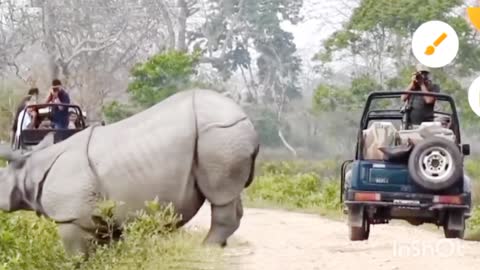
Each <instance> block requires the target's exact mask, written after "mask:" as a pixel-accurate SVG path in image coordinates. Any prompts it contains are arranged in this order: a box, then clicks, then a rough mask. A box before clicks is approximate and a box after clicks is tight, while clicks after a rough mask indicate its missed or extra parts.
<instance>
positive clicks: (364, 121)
mask: <svg viewBox="0 0 480 270" xmlns="http://www.w3.org/2000/svg"><path fill="white" fill-rule="evenodd" d="M403 94H408V95H418V96H433V97H435V98H436V100H441V101H446V102H448V103H449V104H450V107H451V110H452V113H451V114H448V113H443V112H435V113H437V114H443V115H448V116H450V117H451V119H450V121H451V123H452V124H453V126H452V130H453V132H454V133H455V137H456V140H457V143H460V142H461V140H460V125H459V119H458V114H457V107H456V105H455V101H454V100H453V98H452V97H451V96H450V95H447V94H441V93H433V92H429V93H425V92H421V91H392V92H387V91H378V92H372V93H370V94H369V95H368V97H367V100H366V102H365V106H364V108H363V113H362V118H361V120H360V129H359V131H358V135H357V147H356V152H355V158H356V159H359V158H363V157H359V155H362V153H361V149H362V145H363V140H362V134H363V133H362V131H363V130H364V129H366V128H368V123H369V120H371V119H395V120H402V119H403V113H401V111H400V108H399V109H398V111H396V110H392V109H385V110H370V107H371V104H372V101H373V100H378V99H400V97H401V96H402V95H403ZM396 112H398V114H396ZM372 113H373V114H375V113H376V114H378V115H377V116H372ZM382 113H383V115H382Z"/></svg>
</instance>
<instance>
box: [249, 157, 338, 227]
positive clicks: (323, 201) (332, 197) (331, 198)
mask: <svg viewBox="0 0 480 270" xmlns="http://www.w3.org/2000/svg"><path fill="white" fill-rule="evenodd" d="M336 168H337V166H336V164H334V163H333V162H330V161H326V162H324V163H322V162H320V163H311V162H306V161H301V162H291V161H289V162H286V161H282V162H278V163H275V162H265V163H261V165H260V166H259V169H260V170H259V175H257V176H256V178H255V180H254V182H253V183H252V185H251V186H250V187H249V188H248V189H247V191H246V195H245V198H246V205H247V206H249V207H260V208H280V209H285V210H296V211H298V210H300V211H303V212H309V213H317V214H320V215H323V216H328V217H331V218H338V217H340V216H341V205H340V190H339V188H338V183H339V182H338V181H336V180H335V173H336Z"/></svg>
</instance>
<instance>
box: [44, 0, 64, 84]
mask: <svg viewBox="0 0 480 270" xmlns="http://www.w3.org/2000/svg"><path fill="white" fill-rule="evenodd" d="M42 9H43V14H42V15H43V37H44V40H43V42H44V43H45V47H46V49H47V53H48V72H49V74H48V76H50V81H51V80H52V79H53V78H58V76H59V75H60V68H59V67H58V65H57V61H56V60H57V59H56V50H55V36H54V29H52V28H53V26H54V25H55V15H54V14H53V10H52V6H51V5H50V1H48V0H44V1H43V5H42Z"/></svg>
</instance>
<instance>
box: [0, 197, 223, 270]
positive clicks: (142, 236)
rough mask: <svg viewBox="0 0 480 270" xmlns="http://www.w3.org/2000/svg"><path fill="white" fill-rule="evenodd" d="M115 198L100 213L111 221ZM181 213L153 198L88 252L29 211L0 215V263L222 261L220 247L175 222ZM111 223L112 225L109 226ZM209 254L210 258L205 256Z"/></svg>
mask: <svg viewBox="0 0 480 270" xmlns="http://www.w3.org/2000/svg"><path fill="white" fill-rule="evenodd" d="M114 206H115V204H112V203H110V202H105V203H103V204H102V205H100V207H99V213H100V214H101V216H102V217H103V218H104V220H105V221H106V222H107V224H110V223H111V219H110V218H111V216H112V213H113V209H114ZM177 220H178V216H177V215H176V214H175V213H174V211H173V208H172V206H171V205H170V206H167V207H160V205H159V204H158V203H157V202H155V201H154V202H149V203H148V204H147V208H146V210H145V211H140V212H139V213H138V215H137V216H136V217H135V219H134V220H133V221H132V222H131V223H128V225H127V226H126V227H125V230H124V231H125V232H124V236H123V237H122V238H121V239H120V240H119V241H116V242H111V243H110V244H104V245H94V246H93V247H94V248H95V250H94V252H93V253H92V254H91V256H90V258H89V259H88V260H87V261H85V262H83V263H81V264H79V262H81V261H80V258H78V257H69V256H67V255H66V254H65V252H64V249H63V246H62V244H61V242H60V240H59V237H58V234H57V231H56V225H55V224H54V223H53V222H52V221H49V220H47V219H45V218H39V217H36V216H35V215H34V214H32V213H30V212H16V213H14V214H3V215H0V248H1V250H2V253H0V269H9V270H10V269H26V270H28V269H62V270H63V269H74V267H75V266H77V265H79V266H80V268H79V269H82V270H93V269H147V270H148V269H194V268H197V269H198V268H199V264H201V263H208V266H209V267H210V268H212V267H214V269H215V268H216V266H220V263H221V261H218V262H215V261H213V260H215V259H216V258H218V257H219V254H220V252H221V251H220V249H217V248H213V247H201V245H200V243H201V240H202V236H201V235H199V234H197V233H190V232H187V231H184V230H177V229H176V227H175V226H174V225H175V223H176V221H177ZM108 227H109V228H110V226H108ZM206 258H210V259H211V260H210V261H207V259H206Z"/></svg>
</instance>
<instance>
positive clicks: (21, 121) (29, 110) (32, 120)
mask: <svg viewBox="0 0 480 270" xmlns="http://www.w3.org/2000/svg"><path fill="white" fill-rule="evenodd" d="M33 104H36V102H35V101H27V102H26V103H25V108H23V110H21V111H20V113H19V114H18V117H17V118H18V119H17V129H16V131H15V133H14V135H15V137H14V139H15V140H16V141H18V139H19V138H20V131H22V130H25V129H27V128H36V124H37V116H38V112H37V110H36V109H35V108H33V107H28V106H30V105H33ZM14 142H15V141H14Z"/></svg>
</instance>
